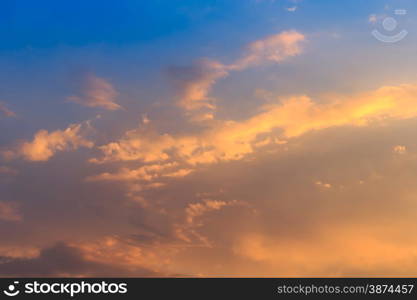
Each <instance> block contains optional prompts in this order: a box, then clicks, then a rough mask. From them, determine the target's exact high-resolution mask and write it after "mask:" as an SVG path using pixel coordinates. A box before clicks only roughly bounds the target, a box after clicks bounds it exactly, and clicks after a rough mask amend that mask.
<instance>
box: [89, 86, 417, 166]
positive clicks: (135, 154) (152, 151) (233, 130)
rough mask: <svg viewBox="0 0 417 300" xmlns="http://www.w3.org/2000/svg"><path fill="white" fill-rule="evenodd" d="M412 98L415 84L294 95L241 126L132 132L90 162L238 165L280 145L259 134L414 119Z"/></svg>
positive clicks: (293, 134) (220, 123) (286, 135)
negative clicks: (326, 96)
mask: <svg viewBox="0 0 417 300" xmlns="http://www.w3.org/2000/svg"><path fill="white" fill-rule="evenodd" d="M415 97H417V85H400V86H387V87H382V88H379V89H377V90H375V91H371V92H365V93H360V94H356V95H351V96H343V95H339V96H337V95H336V96H334V98H333V99H331V100H330V101H328V102H326V103H317V102H315V101H313V100H312V99H311V98H309V97H307V96H294V97H289V98H287V99H283V100H282V101H281V103H279V104H276V105H270V106H268V107H264V109H263V111H262V112H261V113H259V114H257V115H254V116H253V117H251V118H249V119H247V120H244V121H240V122H236V121H216V122H214V123H213V124H212V127H211V128H209V129H207V130H205V131H203V132H201V133H200V134H198V135H184V136H181V135H178V136H172V135H168V134H164V135H157V134H155V133H144V132H143V131H141V130H140V131H137V130H132V131H129V132H128V133H127V134H126V135H125V137H123V138H122V139H121V140H119V141H117V142H112V143H109V144H107V145H103V146H100V147H99V149H100V150H101V151H102V153H103V156H102V157H101V158H95V159H92V160H91V161H92V162H95V163H103V162H106V161H135V160H136V161H142V162H144V163H155V162H163V161H169V160H175V161H176V162H177V163H181V162H182V163H186V164H188V165H191V166H195V165H197V164H211V163H216V162H219V161H227V160H238V159H242V158H243V157H245V156H246V155H248V154H250V153H253V152H254V151H255V150H256V148H257V147H259V146H262V145H264V146H265V145H267V144H270V143H278V144H283V143H285V140H282V139H276V138H274V139H271V138H269V139H268V138H267V139H262V140H260V137H261V136H262V135H265V134H271V132H272V131H274V130H280V131H281V136H282V138H284V139H291V138H295V137H298V136H300V135H302V134H304V133H306V132H309V131H311V130H320V129H326V128H330V127H335V126H347V125H349V126H365V125H367V124H369V123H370V122H373V121H381V120H384V119H407V118H411V117H415V116H417V108H416V106H415V105H414V103H415V100H414V99H415ZM276 141H278V142H276Z"/></svg>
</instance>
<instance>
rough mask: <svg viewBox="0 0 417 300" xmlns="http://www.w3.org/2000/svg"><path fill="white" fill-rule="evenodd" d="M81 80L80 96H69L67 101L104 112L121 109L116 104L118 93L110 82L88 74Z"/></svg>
mask: <svg viewBox="0 0 417 300" xmlns="http://www.w3.org/2000/svg"><path fill="white" fill-rule="evenodd" d="M82 80H83V82H82V84H81V85H82V86H81V89H80V95H77V96H70V97H68V98H67V100H68V101H70V102H74V103H77V104H80V105H83V106H87V107H97V108H102V109H105V110H119V109H121V108H122V107H121V106H120V105H119V104H117V103H116V98H117V95H118V92H117V91H116V89H115V88H114V87H113V85H112V84H111V83H110V82H108V81H107V80H105V79H104V78H101V77H98V76H96V75H94V74H88V75H87V76H85V77H84V78H83V79H82Z"/></svg>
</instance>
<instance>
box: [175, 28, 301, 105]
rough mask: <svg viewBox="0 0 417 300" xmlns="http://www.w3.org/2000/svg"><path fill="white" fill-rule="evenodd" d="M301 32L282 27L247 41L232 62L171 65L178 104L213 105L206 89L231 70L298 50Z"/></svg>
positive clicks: (278, 58) (275, 59)
mask: <svg viewBox="0 0 417 300" xmlns="http://www.w3.org/2000/svg"><path fill="white" fill-rule="evenodd" d="M304 41H305V36H304V35H303V34H301V33H299V32H297V31H294V30H292V31H283V32H281V33H278V34H275V35H271V36H268V37H266V38H265V39H262V40H258V41H255V42H253V43H251V44H249V45H248V47H247V49H246V53H245V54H244V55H243V56H242V57H241V58H239V59H237V60H236V61H235V62H234V63H232V64H223V63H221V62H219V61H215V60H210V59H201V60H199V61H197V62H196V63H195V64H194V65H193V66H191V67H171V68H170V70H169V71H170V72H169V73H170V74H171V76H172V78H173V81H174V83H175V84H176V86H177V87H178V89H179V91H180V92H179V98H180V101H179V105H180V106H181V107H182V108H184V109H185V110H187V111H192V110H198V109H201V108H208V109H215V104H214V99H212V98H210V97H209V96H208V95H209V92H210V90H211V88H212V87H213V85H214V84H215V83H216V82H217V81H218V80H219V79H221V78H224V77H227V76H228V75H229V74H230V72H231V71H242V70H244V69H247V68H250V67H254V66H257V65H260V64H266V63H280V62H282V61H284V60H286V59H287V58H289V57H293V56H296V55H299V54H301V52H302V42H304Z"/></svg>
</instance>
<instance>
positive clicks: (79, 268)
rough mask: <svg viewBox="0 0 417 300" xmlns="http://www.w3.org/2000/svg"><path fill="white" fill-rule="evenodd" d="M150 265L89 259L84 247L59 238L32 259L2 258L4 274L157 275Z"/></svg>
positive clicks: (0, 270)
mask: <svg viewBox="0 0 417 300" xmlns="http://www.w3.org/2000/svg"><path fill="white" fill-rule="evenodd" d="M156 275H157V274H156V273H155V272H153V271H151V270H148V269H145V268H143V269H135V270H133V271H127V270H125V269H123V268H120V267H115V266H112V265H111V264H104V263H98V262H93V261H89V260H87V259H86V258H85V257H84V253H83V251H82V250H80V249H78V248H76V247H73V246H70V245H68V244H66V243H65V242H59V243H57V244H55V245H54V246H52V247H49V248H45V249H42V250H41V252H40V254H39V256H38V257H35V258H29V259H15V258H7V257H2V258H0V276H22V277H37V276H46V277H50V276H51V277H56V276H86V277H114V276H117V277H123V276H130V277H131V276H156Z"/></svg>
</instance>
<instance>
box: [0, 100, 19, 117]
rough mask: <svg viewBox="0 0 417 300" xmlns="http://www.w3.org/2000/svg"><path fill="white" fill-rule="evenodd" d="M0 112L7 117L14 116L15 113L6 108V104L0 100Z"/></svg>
mask: <svg viewBox="0 0 417 300" xmlns="http://www.w3.org/2000/svg"><path fill="white" fill-rule="evenodd" d="M0 113H1V114H2V115H3V116H5V117H7V118H11V117H16V114H15V113H14V112H13V111H11V110H10V109H8V108H7V106H6V104H4V103H2V102H0Z"/></svg>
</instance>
